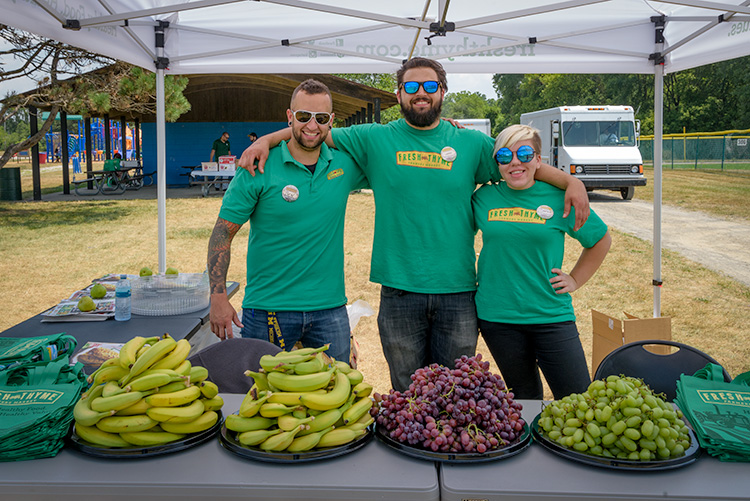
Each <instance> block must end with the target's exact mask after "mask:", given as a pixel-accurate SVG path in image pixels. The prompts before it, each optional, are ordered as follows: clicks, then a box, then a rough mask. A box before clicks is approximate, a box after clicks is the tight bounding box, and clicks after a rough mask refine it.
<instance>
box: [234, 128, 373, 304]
mask: <svg viewBox="0 0 750 501" xmlns="http://www.w3.org/2000/svg"><path fill="white" fill-rule="evenodd" d="M365 187H367V180H366V179H365V177H364V174H363V173H362V171H361V170H360V169H359V167H357V165H356V164H355V163H354V161H353V160H352V159H351V157H349V155H347V154H346V153H343V152H339V151H335V150H331V149H328V148H327V147H326V145H325V144H324V145H322V146H321V150H320V158H319V159H318V163H317V167H316V168H315V174H311V173H310V171H309V170H308V169H307V167H305V166H304V165H302V164H301V163H299V162H297V161H296V160H294V158H293V157H292V155H291V154H290V153H289V150H288V149H287V145H286V143H282V144H280V145H279V146H277V147H276V148H273V149H271V151H270V153H269V156H268V161H267V162H266V167H265V172H264V173H263V174H257V175H256V176H255V177H253V176H251V175H250V174H249V173H248V172H247V171H246V170H245V169H238V170H237V174H236V175H235V177H234V179H233V180H232V182H231V183H230V184H229V189H228V190H227V192H226V194H225V195H224V200H223V202H222V206H221V211H220V212H219V217H220V218H222V219H225V220H227V221H230V222H232V223H235V224H244V223H245V222H246V221H248V220H249V221H250V238H249V241H248V248H247V286H246V287H245V297H244V300H243V301H242V307H243V308H244V309H250V308H258V309H262V310H268V311H317V310H324V309H328V308H334V307H338V306H342V305H344V304H346V294H345V290H344V215H345V212H346V203H347V201H348V198H349V193H350V192H351V191H352V190H355V189H360V188H365Z"/></svg>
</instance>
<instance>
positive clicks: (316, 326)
mask: <svg viewBox="0 0 750 501" xmlns="http://www.w3.org/2000/svg"><path fill="white" fill-rule="evenodd" d="M274 316H275V318H276V321H275V322H274V320H273V319H274ZM242 325H243V327H242V330H241V331H240V335H241V336H242V337H249V338H255V339H263V340H266V341H270V342H272V343H273V344H275V345H276V346H279V347H280V348H282V349H284V350H287V351H289V350H291V349H292V347H294V344H295V343H296V342H297V341H301V342H302V345H303V346H309V347H313V348H317V347H319V346H323V345H324V344H326V343H331V346H330V347H329V348H328V350H327V351H326V352H325V353H326V355H328V356H329V357H333V358H335V359H336V360H341V361H343V362H346V363H349V349H350V348H349V338H350V332H349V316H348V315H347V313H346V306H339V307H337V308H330V309H327V310H318V311H277V312H275V314H272V315H271V325H269V312H267V311H265V310H256V309H250V310H242ZM279 334H281V335H279Z"/></svg>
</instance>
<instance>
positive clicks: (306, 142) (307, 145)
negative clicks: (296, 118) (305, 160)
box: [292, 127, 328, 151]
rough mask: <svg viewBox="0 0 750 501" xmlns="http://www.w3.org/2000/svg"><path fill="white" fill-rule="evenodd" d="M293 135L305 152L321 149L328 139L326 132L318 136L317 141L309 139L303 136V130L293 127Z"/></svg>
mask: <svg viewBox="0 0 750 501" xmlns="http://www.w3.org/2000/svg"><path fill="white" fill-rule="evenodd" d="M292 134H293V135H294V139H295V141H297V144H299V145H300V147H302V149H303V150H306V151H313V150H315V149H317V148H320V145H321V144H323V143H324V142H325V140H326V137H327V136H328V133H327V132H325V133H324V131H321V133H320V134H319V135H318V136H317V138H316V139H313V140H311V139H308V138H306V137H304V136H303V135H302V128H296V127H292Z"/></svg>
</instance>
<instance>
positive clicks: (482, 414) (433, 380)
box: [370, 354, 524, 453]
mask: <svg viewBox="0 0 750 501" xmlns="http://www.w3.org/2000/svg"><path fill="white" fill-rule="evenodd" d="M489 368H490V364H489V362H482V355H481V354H477V355H475V356H473V357H468V356H466V355H464V356H462V357H461V358H459V359H456V363H455V368H454V369H449V368H448V367H445V366H443V365H439V364H432V365H430V366H428V367H423V368H421V369H417V370H416V371H415V372H414V374H412V376H411V379H412V383H411V385H409V389H408V390H406V391H404V392H403V393H402V392H399V391H396V390H393V389H392V390H391V391H390V392H389V393H388V394H386V395H380V394H378V393H376V394H375V395H374V397H375V402H376V405H375V406H374V407H373V408H372V410H371V411H370V413H371V414H372V415H373V416H374V417H375V420H376V423H377V424H378V425H379V426H380V427H381V429H383V430H385V432H386V433H387V434H388V436H389V437H390V438H392V439H393V440H396V441H398V442H401V443H407V444H409V445H411V446H414V447H422V448H424V449H427V450H430V451H433V452H446V453H448V452H450V453H456V452H472V453H484V452H487V451H491V450H493V449H497V448H500V447H504V446H505V445H508V444H511V443H513V442H514V441H515V440H517V439H518V438H519V437H520V436H521V432H522V430H523V425H524V420H523V419H522V418H521V408H522V406H521V404H520V403H519V402H516V401H514V400H513V392H511V391H508V390H507V389H506V387H505V382H504V381H503V380H502V379H501V378H500V376H497V375H495V374H492V373H491V372H490V371H489Z"/></svg>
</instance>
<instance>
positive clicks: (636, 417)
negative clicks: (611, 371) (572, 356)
mask: <svg viewBox="0 0 750 501" xmlns="http://www.w3.org/2000/svg"><path fill="white" fill-rule="evenodd" d="M659 395H661V394H655V393H654V392H653V391H652V390H651V389H650V388H649V387H648V385H646V383H644V382H643V380H642V379H638V378H634V377H630V376H622V375H620V376H608V377H607V378H606V379H600V380H596V381H593V382H592V383H591V384H590V385H589V387H588V389H587V390H586V391H585V392H583V393H572V394H570V395H568V396H566V397H564V398H562V399H561V400H555V401H552V402H550V403H549V404H548V405H546V406H545V407H544V409H543V410H542V412H541V414H540V415H539V422H538V424H539V429H538V432H539V433H540V434H542V435H543V436H545V437H547V438H548V439H549V440H551V441H553V442H555V443H557V444H558V445H560V446H562V447H565V448H567V449H572V450H574V451H577V452H581V453H584V454H591V455H593V456H602V457H606V458H611V459H615V458H616V459H623V460H631V461H654V460H666V459H671V458H677V457H681V456H684V455H685V451H686V450H687V449H688V448H689V447H690V435H689V432H688V427H687V425H686V424H685V421H684V420H683V419H682V417H683V416H682V411H680V410H679V409H675V408H674V407H673V406H672V405H671V404H669V403H667V402H666V401H665V400H664V399H663V398H661V396H659Z"/></svg>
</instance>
